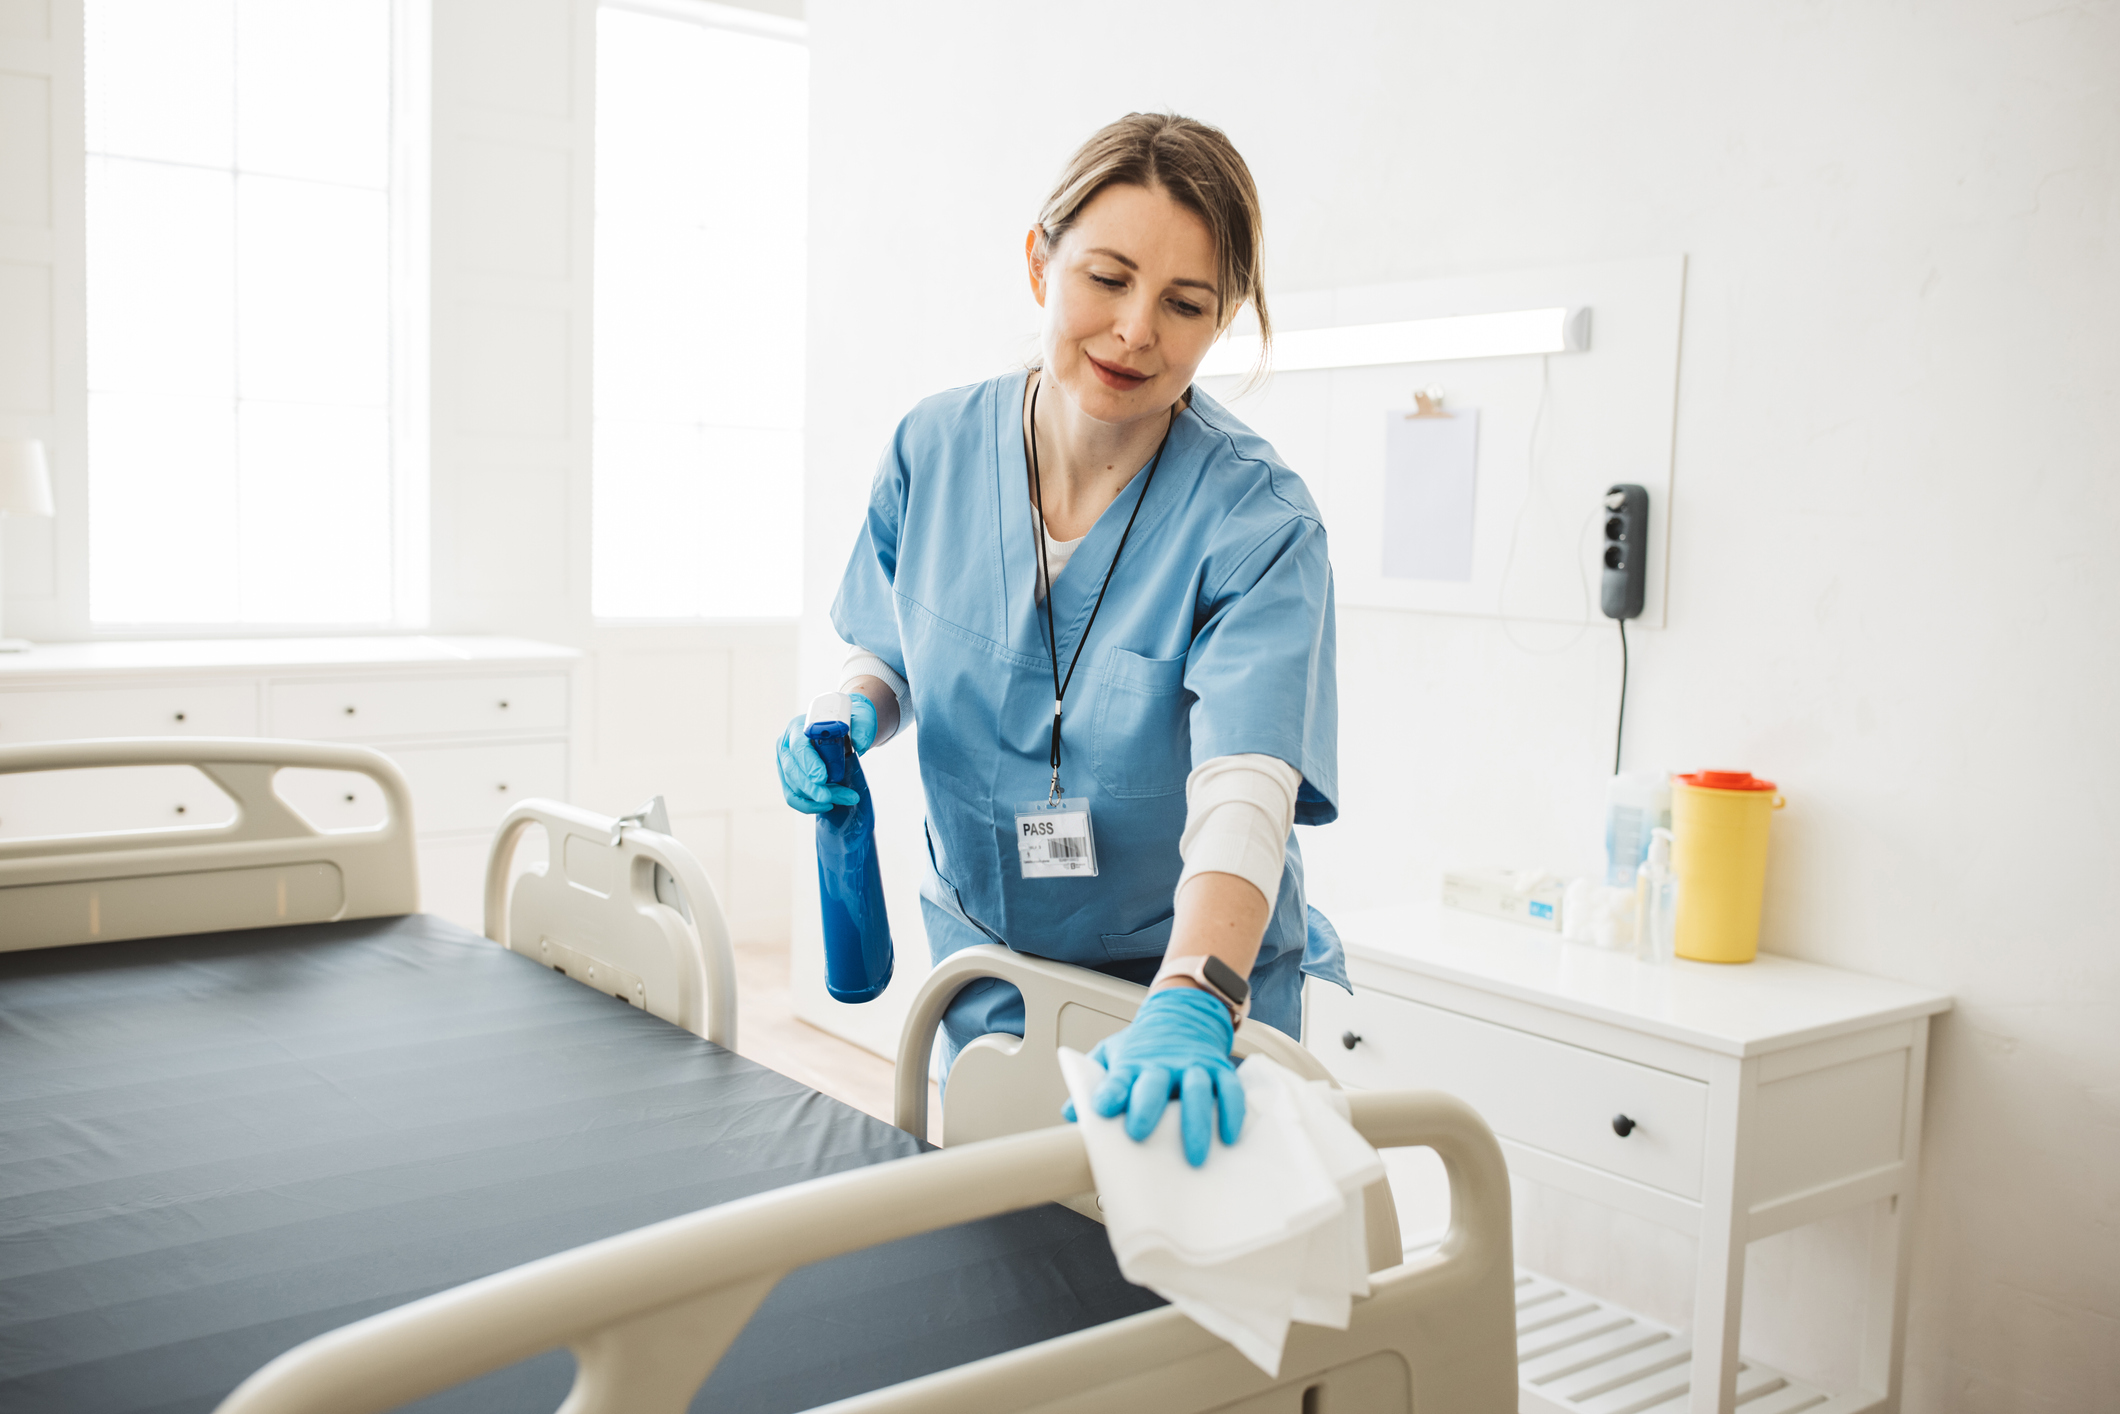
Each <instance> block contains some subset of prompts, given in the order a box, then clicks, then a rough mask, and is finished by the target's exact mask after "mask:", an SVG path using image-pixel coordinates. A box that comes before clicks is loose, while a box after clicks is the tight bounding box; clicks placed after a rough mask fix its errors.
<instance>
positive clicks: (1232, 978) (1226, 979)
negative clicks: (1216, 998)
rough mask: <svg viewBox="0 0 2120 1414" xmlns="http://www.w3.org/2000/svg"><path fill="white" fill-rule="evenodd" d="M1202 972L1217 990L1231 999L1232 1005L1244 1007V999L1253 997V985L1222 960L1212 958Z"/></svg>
mask: <svg viewBox="0 0 2120 1414" xmlns="http://www.w3.org/2000/svg"><path fill="white" fill-rule="evenodd" d="M1201 970H1202V971H1204V972H1205V973H1206V974H1207V980H1208V981H1209V982H1211V983H1213V984H1214V987H1215V990H1217V991H1219V992H1220V993H1222V995H1223V996H1225V997H1228V998H1229V1000H1230V1004H1231V1005H1233V1006H1242V1005H1244V999H1245V998H1246V997H1248V996H1250V995H1251V984H1250V983H1249V982H1246V981H1245V980H1244V979H1243V978H1242V977H1239V976H1238V975H1237V969H1235V968H1234V967H1231V966H1230V965H1229V964H1228V963H1226V962H1224V961H1223V960H1222V959H1221V958H1219V957H1213V956H1210V957H1209V958H1208V959H1207V965H1206V967H1204V968H1203V969H1201Z"/></svg>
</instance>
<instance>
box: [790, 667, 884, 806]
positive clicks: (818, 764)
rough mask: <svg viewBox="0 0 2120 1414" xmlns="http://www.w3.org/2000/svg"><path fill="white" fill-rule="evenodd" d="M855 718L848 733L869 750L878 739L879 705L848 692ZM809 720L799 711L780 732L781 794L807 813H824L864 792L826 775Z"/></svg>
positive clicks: (850, 802) (857, 798)
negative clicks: (835, 781) (812, 740)
mask: <svg viewBox="0 0 2120 1414" xmlns="http://www.w3.org/2000/svg"><path fill="white" fill-rule="evenodd" d="M848 699H849V702H850V704H851V706H852V709H853V710H852V711H851V712H850V713H849V715H850V716H851V717H852V720H851V721H849V722H848V723H847V736H848V739H849V740H850V741H851V742H852V743H853V747H854V750H855V751H856V752H863V751H867V750H868V749H869V747H870V746H871V745H873V744H874V743H875V740H876V707H875V704H873V703H871V702H870V701H869V699H868V698H866V697H864V696H862V695H861V694H860V693H858V692H854V693H849V694H848ZM808 725H809V723H808V721H807V720H806V719H805V718H804V717H802V716H801V715H800V714H797V715H796V716H794V717H793V718H791V719H789V721H788V729H787V730H786V731H784V732H782V733H781V734H780V740H779V742H778V743H776V745H775V747H774V755H775V756H776V757H777V758H778V763H779V766H780V794H781V796H782V798H783V799H785V800H786V801H787V802H788V804H789V805H790V806H792V807H793V808H794V809H797V810H800V811H801V812H802V813H803V814H805V815H822V814H824V813H825V812H826V811H827V810H831V809H834V808H835V807H837V806H841V805H853V804H856V803H857V802H859V801H860V799H861V796H860V795H859V794H857V793H856V792H855V790H854V789H853V787H851V786H835V785H833V784H831V783H830V782H829V781H827V780H826V779H825V769H824V758H823V757H821V756H819V755H818V754H817V748H816V747H814V746H812V745H810V738H809V736H808V734H807V732H806V730H805V728H807V727H808Z"/></svg>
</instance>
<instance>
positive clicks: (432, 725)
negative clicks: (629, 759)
mask: <svg viewBox="0 0 2120 1414" xmlns="http://www.w3.org/2000/svg"><path fill="white" fill-rule="evenodd" d="M268 700H269V702H270V704H271V713H272V717H271V720H272V734H273V735H274V736H285V737H303V738H317V739H323V740H327V741H328V740H337V739H346V738H357V737H390V736H456V735H459V734H466V733H484V732H558V731H564V730H565V729H566V726H567V679H566V677H565V675H563V674H560V673H523V674H515V675H505V676H493V677H446V678H444V677H436V678H365V679H364V678H347V679H344V680H342V681H337V682H282V683H274V684H273V685H272V687H271V688H270V689H269V690H268Z"/></svg>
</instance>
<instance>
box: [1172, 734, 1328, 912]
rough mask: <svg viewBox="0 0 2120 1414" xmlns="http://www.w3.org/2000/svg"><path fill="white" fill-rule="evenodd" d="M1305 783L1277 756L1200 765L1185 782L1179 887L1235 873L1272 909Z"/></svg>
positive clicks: (1235, 758)
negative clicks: (1201, 876)
mask: <svg viewBox="0 0 2120 1414" xmlns="http://www.w3.org/2000/svg"><path fill="white" fill-rule="evenodd" d="M1302 784H1303V774H1302V772H1300V771H1298V770H1296V768H1295V767H1293V766H1291V765H1289V764H1288V763H1287V762H1286V761H1283V760H1281V759H1279V758H1278V757H1273V756H1258V755H1244V756H1217V757H1215V758H1214V759H1213V760H1212V761H1208V762H1205V763H1203V764H1202V765H1200V766H1197V767H1195V768H1194V770H1193V773H1192V774H1191V775H1190V776H1187V777H1186V778H1185V833H1184V834H1182V835H1180V836H1179V838H1178V854H1179V856H1180V857H1181V858H1183V859H1184V861H1185V869H1184V872H1183V873H1181V874H1179V875H1178V887H1179V888H1181V889H1182V888H1184V887H1185V882H1186V880H1188V879H1190V878H1192V876H1193V875H1195V874H1234V875H1236V876H1237V877H1238V878H1240V879H1243V880H1246V881H1247V882H1249V883H1250V884H1251V885H1252V886H1253V887H1254V888H1256V889H1258V891H1259V893H1260V894H1261V895H1263V896H1264V897H1265V899H1266V902H1267V904H1268V905H1269V906H1271V905H1272V903H1273V901H1274V899H1275V898H1277V897H1278V896H1279V895H1280V892H1281V871H1282V870H1283V869H1284V868H1285V867H1286V866H1287V856H1286V850H1287V846H1288V832H1289V830H1291V829H1292V828H1294V826H1295V821H1296V791H1297V790H1298V789H1300V788H1301V786H1302Z"/></svg>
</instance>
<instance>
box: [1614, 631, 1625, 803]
mask: <svg viewBox="0 0 2120 1414" xmlns="http://www.w3.org/2000/svg"><path fill="white" fill-rule="evenodd" d="M1613 622H1614V623H1616V624H1618V625H1619V725H1618V726H1616V727H1614V728H1613V729H1612V774H1613V775H1615V776H1616V775H1618V774H1619V749H1620V744H1621V743H1622V742H1624V741H1625V740H1626V739H1627V621H1626V620H1625V619H1614V620H1613Z"/></svg>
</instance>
